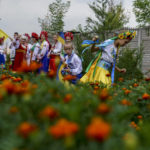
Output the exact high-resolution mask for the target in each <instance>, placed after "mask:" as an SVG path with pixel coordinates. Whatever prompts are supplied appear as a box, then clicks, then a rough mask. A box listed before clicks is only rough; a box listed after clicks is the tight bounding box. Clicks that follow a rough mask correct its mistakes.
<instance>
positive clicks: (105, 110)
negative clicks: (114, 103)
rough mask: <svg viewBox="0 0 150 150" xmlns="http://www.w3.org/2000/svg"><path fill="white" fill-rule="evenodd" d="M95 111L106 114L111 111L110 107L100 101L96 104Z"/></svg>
mask: <svg viewBox="0 0 150 150" xmlns="http://www.w3.org/2000/svg"><path fill="white" fill-rule="evenodd" d="M97 111H98V113H101V114H107V113H109V112H110V111H111V109H110V107H109V106H108V105H107V104H105V103H102V104H100V105H99V106H98V109H97Z"/></svg>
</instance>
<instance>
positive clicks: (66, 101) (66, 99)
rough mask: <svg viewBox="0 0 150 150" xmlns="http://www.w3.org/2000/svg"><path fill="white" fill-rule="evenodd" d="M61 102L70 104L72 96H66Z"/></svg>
mask: <svg viewBox="0 0 150 150" xmlns="http://www.w3.org/2000/svg"><path fill="white" fill-rule="evenodd" d="M63 100H64V102H65V103H68V102H70V101H71V100H72V94H66V95H65V97H64V99H63Z"/></svg>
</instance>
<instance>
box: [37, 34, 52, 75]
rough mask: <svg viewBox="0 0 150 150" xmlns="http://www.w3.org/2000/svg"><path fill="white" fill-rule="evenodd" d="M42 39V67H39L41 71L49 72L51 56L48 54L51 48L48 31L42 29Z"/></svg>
mask: <svg viewBox="0 0 150 150" xmlns="http://www.w3.org/2000/svg"><path fill="white" fill-rule="evenodd" d="M40 39H41V47H40V53H39V55H38V61H39V62H40V63H41V64H42V67H41V68H40V69H39V72H41V71H43V72H45V73H47V72H48V68H49V58H48V57H47V54H48V52H49V48H50V44H49V42H48V33H47V32H46V31H42V32H41V34H40Z"/></svg>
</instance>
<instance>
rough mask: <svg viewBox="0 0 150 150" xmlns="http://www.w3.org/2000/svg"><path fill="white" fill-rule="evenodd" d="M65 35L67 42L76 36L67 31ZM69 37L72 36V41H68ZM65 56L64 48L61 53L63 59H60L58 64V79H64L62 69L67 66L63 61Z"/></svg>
mask: <svg viewBox="0 0 150 150" xmlns="http://www.w3.org/2000/svg"><path fill="white" fill-rule="evenodd" d="M64 36H65V42H71V41H73V38H74V36H73V33H71V32H66V33H65V35H64ZM67 37H69V38H70V41H67ZM65 56H66V54H65V52H64V50H62V53H61V55H60V60H61V61H60V64H59V66H58V69H57V78H56V79H57V80H60V81H61V80H62V79H63V76H62V74H61V72H62V70H63V68H64V66H65V65H64V63H63V60H64V59H65Z"/></svg>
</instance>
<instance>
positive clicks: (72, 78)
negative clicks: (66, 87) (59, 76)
mask: <svg viewBox="0 0 150 150" xmlns="http://www.w3.org/2000/svg"><path fill="white" fill-rule="evenodd" d="M76 78H77V77H76V76H73V75H66V76H65V77H64V78H63V80H64V81H70V80H75V79H76Z"/></svg>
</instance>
